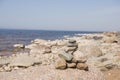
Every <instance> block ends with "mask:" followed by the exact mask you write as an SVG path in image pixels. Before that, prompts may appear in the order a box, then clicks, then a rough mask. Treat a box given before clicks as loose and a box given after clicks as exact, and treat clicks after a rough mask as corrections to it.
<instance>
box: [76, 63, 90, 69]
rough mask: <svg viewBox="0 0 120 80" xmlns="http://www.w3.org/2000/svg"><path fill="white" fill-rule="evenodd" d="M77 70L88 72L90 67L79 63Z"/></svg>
mask: <svg viewBox="0 0 120 80" xmlns="http://www.w3.org/2000/svg"><path fill="white" fill-rule="evenodd" d="M77 68H78V69H80V70H88V65H87V64H85V63H78V64H77Z"/></svg>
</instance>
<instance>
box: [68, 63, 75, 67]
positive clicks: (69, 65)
mask: <svg viewBox="0 0 120 80" xmlns="http://www.w3.org/2000/svg"><path fill="white" fill-rule="evenodd" d="M67 67H68V68H75V67H76V63H67Z"/></svg>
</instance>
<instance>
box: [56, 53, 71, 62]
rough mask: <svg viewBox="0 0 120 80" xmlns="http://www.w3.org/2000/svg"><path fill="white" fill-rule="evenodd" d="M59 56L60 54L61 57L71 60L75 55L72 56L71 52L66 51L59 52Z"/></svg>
mask: <svg viewBox="0 0 120 80" xmlns="http://www.w3.org/2000/svg"><path fill="white" fill-rule="evenodd" d="M58 56H59V57H60V58H63V59H64V60H66V61H71V60H72V58H73V56H72V55H71V54H69V53H66V52H62V53H60V54H58Z"/></svg>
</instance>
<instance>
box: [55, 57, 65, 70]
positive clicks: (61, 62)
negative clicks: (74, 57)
mask: <svg viewBox="0 0 120 80" xmlns="http://www.w3.org/2000/svg"><path fill="white" fill-rule="evenodd" d="M66 66H67V64H66V61H65V60H64V59H62V58H60V59H58V60H57V61H56V63H55V68H56V69H65V68H66Z"/></svg>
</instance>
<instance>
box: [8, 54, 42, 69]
mask: <svg viewBox="0 0 120 80" xmlns="http://www.w3.org/2000/svg"><path fill="white" fill-rule="evenodd" d="M35 63H41V62H40V61H38V60H36V59H35V58H34V57H31V56H29V55H28V54H21V55H19V56H16V57H13V59H12V60H11V62H10V66H20V67H29V66H32V65H33V64H35Z"/></svg>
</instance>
